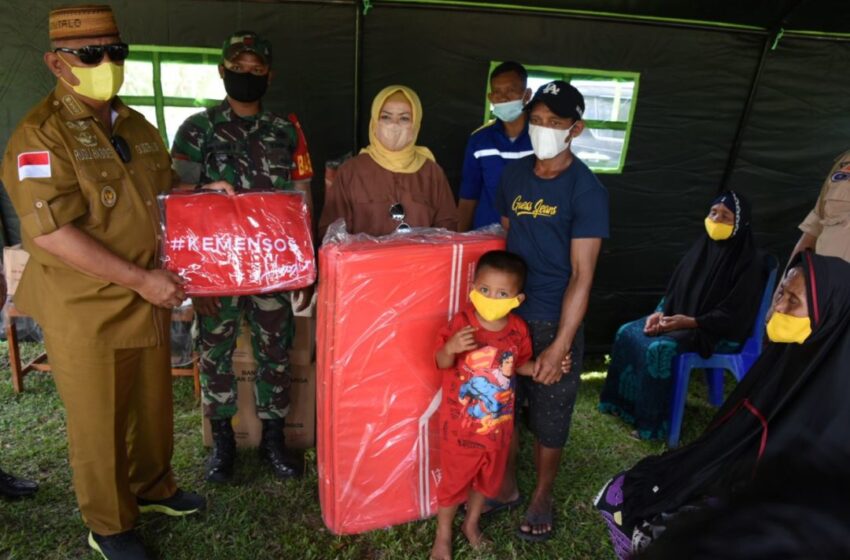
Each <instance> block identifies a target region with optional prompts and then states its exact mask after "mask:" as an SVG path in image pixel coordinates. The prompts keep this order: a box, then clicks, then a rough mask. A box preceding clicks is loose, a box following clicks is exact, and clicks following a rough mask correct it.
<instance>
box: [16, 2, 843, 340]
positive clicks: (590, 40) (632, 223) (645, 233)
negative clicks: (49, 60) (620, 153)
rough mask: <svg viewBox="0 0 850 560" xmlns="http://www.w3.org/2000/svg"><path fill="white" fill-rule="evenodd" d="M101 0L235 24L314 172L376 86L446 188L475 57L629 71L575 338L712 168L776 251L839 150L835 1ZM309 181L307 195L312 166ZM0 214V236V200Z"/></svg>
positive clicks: (24, 71) (42, 17)
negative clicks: (404, 118) (624, 127)
mask: <svg viewBox="0 0 850 560" xmlns="http://www.w3.org/2000/svg"><path fill="white" fill-rule="evenodd" d="M110 3H111V4H112V5H113V6H114V8H115V10H116V15H117V19H118V22H119V25H120V27H121V29H122V34H123V37H124V39H125V40H127V41H128V42H129V43H131V44H145V45H176V46H193V47H216V46H217V45H220V44H221V41H222V38H223V37H225V36H227V35H228V34H229V33H231V32H233V31H234V30H237V29H245V28H248V29H254V30H255V31H257V32H259V33H261V34H264V35H266V36H268V37H270V38H271V40H272V42H273V46H274V49H275V54H276V56H275V67H276V71H277V77H276V78H275V80H274V81H273V82H272V85H271V88H270V91H269V93H268V95H267V97H266V101H267V105H268V106H269V108H271V109H272V110H275V111H279V112H283V113H289V112H295V113H297V114H298V116H299V118H300V119H301V122H302V124H303V126H304V129H305V131H306V134H307V137H308V141H309V144H310V151H311V155H312V157H313V162H314V166H315V168H316V169H317V171H320V170H321V169H322V168H323V167H324V163H325V161H327V160H328V159H333V158H334V157H336V156H339V155H341V154H344V153H346V152H349V151H352V150H355V149H357V148H359V147H360V146H362V145H363V144H365V143H366V141H367V130H366V126H367V120H368V111H369V104H370V102H371V99H372V97H373V96H374V94H375V93H377V91H378V90H380V89H381V88H382V87H384V86H386V85H387V84H390V83H402V84H407V85H409V86H411V87H412V88H414V89H415V90H416V91H417V92H418V93H419V95H420V97H421V99H422V102H423V106H424V121H423V127H422V132H421V135H420V143H422V144H423V145H426V146H428V147H430V148H431V149H432V150H433V152H434V153H435V155H436V157H437V161H438V162H439V163H440V165H441V166H442V167H443V168H444V169H445V171H446V173H447V175H448V177H449V180H450V182H451V184H452V186H453V188H455V189H457V188H458V186H459V183H460V167H461V162H462V159H463V150H464V147H465V144H466V140H467V138H468V136H469V133H470V132H471V131H473V130H474V129H476V128H477V127H478V126H480V125H481V123H482V121H483V118H484V112H485V106H484V95H485V91H486V87H487V73H488V71H489V68H490V64H491V62H492V61H494V60H517V61H519V62H522V63H525V64H530V65H550V66H564V67H571V68H590V69H598V70H607V71H626V72H636V73H639V75H640V91H639V94H638V98H637V101H636V103H637V105H636V110H635V115H634V123H633V125H632V129H631V138H630V142H629V149H628V153H627V157H626V160H625V166H624V168H623V171H622V173H619V174H603V175H600V176H599V177H600V180H601V181H602V182H603V184H605V186H606V187H607V188H608V190H609V193H610V201H611V223H612V232H611V233H612V234H611V239H610V240H609V241H607V242H606V243H605V244H604V246H603V254H602V256H601V258H600V261H599V268H598V273H597V280H596V283H595V286H594V291H593V295H592V300H591V306H590V310H589V313H588V318H587V331H586V332H587V340H588V347H589V349H590V350H591V351H594V350H605V349H606V348H607V346H608V345H609V344H610V342H611V340H612V339H613V335H614V332H615V330H616V328H617V326H618V325H620V324H621V323H623V322H625V321H627V320H631V319H634V318H635V317H638V316H640V315H642V314H645V313H646V312H647V311H648V310H650V309H651V308H652V307H653V306H654V305H655V303H656V302H657V300H658V297H659V295H660V294H661V293H662V292H663V290H664V286H665V284H666V282H667V279H668V277H669V275H670V273H671V272H672V270H673V267H674V266H675V264H676V263H677V262H678V260H679V258H680V257H681V255H682V254H683V253H684V251H685V250H686V249H687V247H688V246H689V245H690V243H691V242H692V240H693V239H694V237H695V236H696V235H698V234H699V231H700V230H699V228H700V224H701V219H702V215H703V213H704V212H705V205H706V204H707V203H708V201H709V200H711V198H712V197H713V195H714V194H715V193H716V192H717V190H718V188H720V186H721V185H722V184H724V182H725V184H726V185H727V186H729V187H732V188H735V189H738V190H741V191H742V192H744V193H745V194H746V195H747V196H748V197H749V198H750V200H752V202H753V207H754V226H755V227H754V229H755V232H756V238H757V241H758V243H759V245H760V246H762V247H763V248H765V249H767V250H768V251H770V252H772V253H774V254H775V255H776V256H777V257H778V258H779V259H780V260H783V259H784V258H785V257H786V255H787V254H788V252H789V251H790V249H791V247H792V246H793V243H794V242H795V241H796V239H797V238H798V236H799V232H798V231H797V230H796V226H797V224H798V223H799V222H800V221H801V220H802V219H803V218H804V217H805V215H806V213H807V212H808V211H809V209H810V208H811V206H812V205H813V204H814V201H815V199H816V197H817V194H818V190H819V187H820V185H821V183H822V181H823V178H824V176H825V175H826V173H827V171H828V169H829V167H830V166H831V164H832V162H833V160H834V158H835V157H836V156H837V155H839V154H840V153H842V152H844V151H845V150H847V149H848V148H850V138H848V136H849V135H848V131H850V96H848V95H847V91H848V89H850V75H848V74H847V73H846V72H845V71H844V66H845V61H847V60H848V59H850V41H848V39H850V2H843V1H841V2H840V1H838V0H817V1H815V0H743V1H741V0H739V1H734V2H733V1H731V0H724V1H717V2H681V1H679V0H642V1H641V2H635V1H633V0H617V1H613V0H607V1H606V0H571V1H568V0H563V1H558V0H523V1H521V2H490V3H485V2H473V1H451V0H372V1H371V2H368V4H369V5H370V6H371V8H370V9H369V10H368V11H367V13H366V14H365V15H364V14H363V12H364V5H365V4H367V3H365V2H361V1H354V0H350V1H346V0H334V1H330V0H328V1H324V0H303V1H299V0H291V1H290V0H287V1H278V2H273V1H262V2H259V1H258V2H252V1H225V0H148V1H146V2H131V1H130V0H114V1H112V2H110ZM54 4H58V2H56V3H54V2H30V1H29V0H7V1H6V2H3V3H0V36H2V37H3V39H2V45H3V48H2V49H0V107H2V108H3V109H2V111H0V148H5V143H6V140H7V138H8V136H9V134H10V133H11V131H12V130H13V128H14V127H15V125H16V124H17V122H18V121H19V120H20V119H21V118H22V117H23V116H24V115H25V114H26V112H27V111H28V110H29V108H30V107H32V106H33V105H34V104H35V103H36V102H37V101H38V100H39V99H40V98H41V97H43V96H44V95H45V94H46V93H47V92H48V91H49V90H50V88H51V86H52V76H51V75H50V74H49V73H48V72H47V70H46V69H45V68H44V66H43V63H42V62H41V56H42V53H43V52H44V50H45V49H46V48H47V47H48V41H47V13H48V11H49V9H50V7H52V6H53V5H54ZM22 14H26V15H25V16H24V17H22ZM756 77H758V80H756V79H755V78H756ZM754 83H757V86H758V87H757V88H755V89H753V84H754ZM745 113H747V115H748V118H746V119H742V116H744V114H745ZM742 124H744V126H743V127H742ZM730 154H731V155H732V157H730ZM730 162H731V164H730ZM727 168H728V170H727ZM314 189H315V190H316V195H317V199H318V202H319V204H321V198H322V190H323V189H322V177H321V176H319V177H317V180H316V181H315V183H314ZM4 195H5V193H4ZM0 209H2V211H3V219H4V223H5V224H6V227H7V237H6V240H7V241H8V242H10V243H13V242H14V241H15V240H16V239H17V238H18V236H17V232H16V230H17V224H16V218H15V216H14V212H12V211H11V208H10V206H9V205H8V204H7V200H6V199H5V197H3V198H0Z"/></svg>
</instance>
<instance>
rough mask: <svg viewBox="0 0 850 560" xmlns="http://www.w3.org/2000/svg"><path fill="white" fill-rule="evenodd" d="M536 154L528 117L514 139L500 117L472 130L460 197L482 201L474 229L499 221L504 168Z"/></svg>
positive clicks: (467, 148)
mask: <svg viewBox="0 0 850 560" xmlns="http://www.w3.org/2000/svg"><path fill="white" fill-rule="evenodd" d="M532 153H534V152H533V150H532V149H531V138H529V136H528V121H527V120H526V123H525V128H524V129H523V130H522V132H521V133H520V135H519V136H517V137H516V138H515V139H514V140H513V141H511V139H510V138H508V137H507V135H506V134H505V125H504V123H503V122H502V121H500V120H498V119H496V120H495V121H493V122H491V123H490V124H486V125H484V126H482V127H481V128H479V129H478V130H476V131H475V132H473V133H472V136H470V137H469V141H468V142H467V144H466V156H465V157H464V159H463V179H462V181H461V184H460V195H459V196H460V198H465V199H467V200H477V201H478V206H477V207H476V208H475V216H474V218H473V221H472V227H473V228H474V229H478V228H480V227H484V226H489V225H490V224H497V223H499V218H500V214H499V212H498V211H497V210H496V193H497V191H498V189H499V180H500V179H501V178H502V170H503V169H504V168H505V165H506V164H507V163H509V162H511V161H513V160H516V159H519V158H524V157H526V156H528V155H531V154H532Z"/></svg>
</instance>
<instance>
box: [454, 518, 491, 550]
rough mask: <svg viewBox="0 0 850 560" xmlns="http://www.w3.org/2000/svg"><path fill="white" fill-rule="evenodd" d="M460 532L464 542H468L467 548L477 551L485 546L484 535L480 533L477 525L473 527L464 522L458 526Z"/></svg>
mask: <svg viewBox="0 0 850 560" xmlns="http://www.w3.org/2000/svg"><path fill="white" fill-rule="evenodd" d="M460 530H461V531H462V532H463V536H465V537H466V540H468V541H469V546H471V547H472V549H473V550H478V549H479V548H481V547H483V546H486V545H487V540H486V539H485V538H484V533H483V532H482V531H481V527H479V525H478V524H477V523H476V524H475V526H472V525H470V524H469V523H467V522H466V521H464V522H463V524H461V526H460Z"/></svg>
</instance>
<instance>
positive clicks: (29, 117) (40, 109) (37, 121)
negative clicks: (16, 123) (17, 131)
mask: <svg viewBox="0 0 850 560" xmlns="http://www.w3.org/2000/svg"><path fill="white" fill-rule="evenodd" d="M60 109H61V106H58V105H52V104H51V103H50V98H49V97H47V98H45V99H43V100H42V101H41V103H39V104H38V105H36V106H35V107H33V108H32V109H30V111H29V113H27V114H26V115H25V116H24V118H23V119H21V126H26V127H29V128H41V126H42V125H43V124H44V123H45V122H47V119H49V118H50V116H51V115H52V114H53V113H57V112H59V110H60Z"/></svg>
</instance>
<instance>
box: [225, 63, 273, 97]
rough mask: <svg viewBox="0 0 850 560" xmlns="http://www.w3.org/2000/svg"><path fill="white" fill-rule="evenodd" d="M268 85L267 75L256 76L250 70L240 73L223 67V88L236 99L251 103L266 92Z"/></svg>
mask: <svg viewBox="0 0 850 560" xmlns="http://www.w3.org/2000/svg"><path fill="white" fill-rule="evenodd" d="M268 87H269V76H268V74H266V75H265V76H257V75H256V74H252V73H250V72H245V73H240V72H234V71H233V70H228V69H227V68H225V69H224V90H225V91H226V92H227V95H228V96H230V97H231V98H233V99H235V100H236V101H241V102H243V103H251V102H253V101H257V100H258V99H260V98H261V97H262V96H263V95H265V93H266V89H268Z"/></svg>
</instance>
